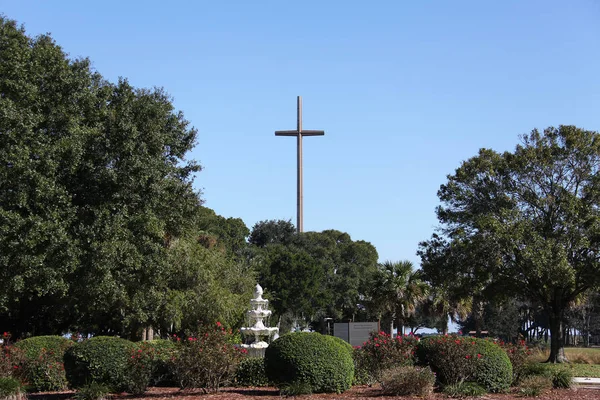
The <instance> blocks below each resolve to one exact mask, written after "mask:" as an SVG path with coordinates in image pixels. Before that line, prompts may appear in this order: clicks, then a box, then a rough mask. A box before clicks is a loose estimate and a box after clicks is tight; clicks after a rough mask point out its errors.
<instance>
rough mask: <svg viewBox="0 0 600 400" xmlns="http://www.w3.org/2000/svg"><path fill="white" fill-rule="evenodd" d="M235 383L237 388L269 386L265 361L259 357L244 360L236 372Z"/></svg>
mask: <svg viewBox="0 0 600 400" xmlns="http://www.w3.org/2000/svg"><path fill="white" fill-rule="evenodd" d="M234 383H235V385H236V386H248V387H261V386H269V379H268V378H267V374H266V373H265V360H264V359H263V358H258V357H247V358H244V359H243V360H242V361H241V362H240V363H239V365H238V367H237V369H236V371H235V378H234Z"/></svg>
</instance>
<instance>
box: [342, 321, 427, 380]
mask: <svg viewBox="0 0 600 400" xmlns="http://www.w3.org/2000/svg"><path fill="white" fill-rule="evenodd" d="M417 343H418V339H417V338H415V337H414V336H412V335H409V336H402V335H400V336H396V337H395V338H393V339H392V337H391V336H390V335H388V334H387V333H385V332H372V333H371V334H370V335H369V340H367V341H366V342H364V343H363V345H362V347H361V348H360V349H356V350H355V351H354V365H355V371H354V373H355V376H356V375H358V377H359V378H356V379H360V380H362V381H364V383H366V384H369V383H372V382H373V381H379V380H380V378H381V373H382V372H383V371H385V370H387V369H389V368H392V367H399V366H405V365H413V364H414V354H415V346H416V345H417ZM357 372H358V373H357ZM355 381H357V380H355ZM361 383H363V382H361Z"/></svg>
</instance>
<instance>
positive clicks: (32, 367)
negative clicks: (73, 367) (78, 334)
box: [15, 336, 73, 392]
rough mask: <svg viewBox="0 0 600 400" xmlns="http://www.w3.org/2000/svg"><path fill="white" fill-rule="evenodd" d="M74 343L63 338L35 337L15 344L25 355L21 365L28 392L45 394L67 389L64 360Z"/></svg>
mask: <svg viewBox="0 0 600 400" xmlns="http://www.w3.org/2000/svg"><path fill="white" fill-rule="evenodd" d="M71 346H73V342H72V341H70V340H68V339H66V338H64V337H62V336H34V337H30V338H27V339H24V340H21V341H18V342H16V343H15V347H18V348H19V349H21V350H22V351H23V353H24V360H23V363H22V364H21V366H22V368H23V374H24V376H25V380H26V382H27V390H28V391H32V392H45V391H54V390H64V389H66V388H67V377H66V374H65V368H64V364H63V358H64V355H65V352H66V351H67V349H69V348H70V347H71Z"/></svg>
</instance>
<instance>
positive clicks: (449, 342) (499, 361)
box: [417, 335, 513, 392]
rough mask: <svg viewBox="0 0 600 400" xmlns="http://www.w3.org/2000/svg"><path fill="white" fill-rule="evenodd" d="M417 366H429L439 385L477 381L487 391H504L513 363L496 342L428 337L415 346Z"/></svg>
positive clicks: (508, 383)
mask: <svg viewBox="0 0 600 400" xmlns="http://www.w3.org/2000/svg"><path fill="white" fill-rule="evenodd" d="M417 358H418V363H419V364H420V365H429V366H430V367H431V369H432V370H433V371H434V372H435V373H436V374H437V378H438V381H439V382H440V383H441V384H442V385H452V384H456V383H459V382H469V381H472V382H477V383H478V384H479V385H481V386H483V387H484V388H485V389H486V390H487V391H488V392H500V391H506V390H508V388H509V387H510V384H511V382H512V378H513V375H512V366H511V364H510V360H509V359H508V356H507V355H506V353H505V352H504V351H503V350H502V349H501V348H500V347H499V346H498V345H496V344H495V343H493V342H491V341H488V340H484V339H477V338H471V337H463V336H455V335H451V336H430V337H427V338H424V339H423V340H421V341H420V342H419V345H418V346H417Z"/></svg>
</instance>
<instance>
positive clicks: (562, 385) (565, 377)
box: [552, 368, 573, 389]
mask: <svg viewBox="0 0 600 400" xmlns="http://www.w3.org/2000/svg"><path fill="white" fill-rule="evenodd" d="M552 386H553V387H554V388H555V389H569V388H570V387H571V386H573V373H572V372H571V370H570V369H566V368H565V369H559V370H555V371H554V372H553V373H552Z"/></svg>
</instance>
